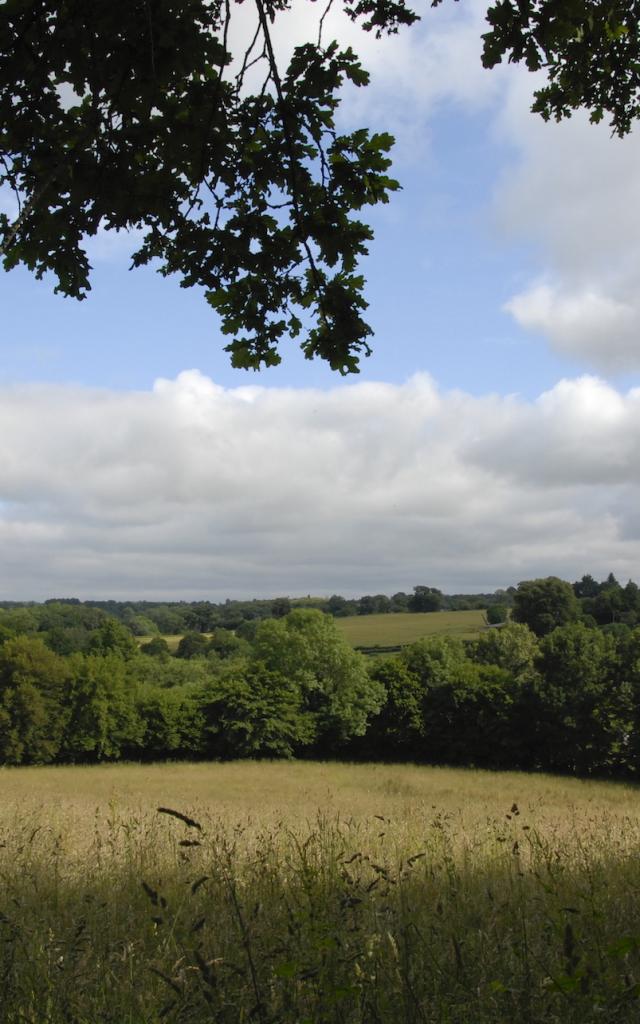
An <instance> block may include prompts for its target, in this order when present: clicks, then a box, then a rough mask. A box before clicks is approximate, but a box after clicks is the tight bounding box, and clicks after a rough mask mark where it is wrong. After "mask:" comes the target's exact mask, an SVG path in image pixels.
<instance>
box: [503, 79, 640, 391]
mask: <svg viewBox="0 0 640 1024" xmlns="http://www.w3.org/2000/svg"><path fill="white" fill-rule="evenodd" d="M531 88H532V85H531V76H529V75H527V74H526V73H523V74H519V75H516V76H513V77H512V78H510V79H509V84H508V90H507V93H506V96H505V101H504V104H503V107H502V110H501V111H500V113H499V115H498V118H497V122H496V124H497V133H498V136H499V137H500V139H501V140H502V141H507V142H508V143H510V144H511V146H513V147H514V152H515V154H516V155H515V159H514V161H513V162H512V164H511V166H510V167H509V168H508V169H507V171H506V172H505V174H504V176H503V177H502V179H501V181H500V182H499V183H498V187H497V190H496V197H495V205H496V210H497V215H498V218H499V221H500V223H501V225H502V227H503V229H504V230H505V231H506V232H507V233H508V234H510V235H512V236H515V237H517V238H518V239H519V240H521V241H525V242H526V243H528V244H529V245H533V246H534V247H535V258H536V260H537V261H538V262H539V264H540V265H541V269H542V271H543V275H544V279H543V281H542V283H541V282H540V280H534V281H532V282H529V283H528V284H527V285H526V287H524V288H523V289H522V290H521V291H520V292H519V293H518V294H516V295H514V296H513V297H512V299H511V300H510V301H509V302H508V303H507V305H506V309H507V310H508V311H509V312H510V313H511V314H512V315H513V316H514V317H515V319H516V321H517V322H518V323H520V324H521V325H522V326H524V327H526V328H528V329H532V330H535V331H540V332H542V333H543V334H544V335H545V336H546V337H547V339H548V340H549V342H550V343H551V345H552V346H553V347H555V348H556V349H557V350H558V351H560V352H561V353H562V354H563V355H565V356H566V355H568V356H570V357H572V358H574V359H575V360H576V361H578V362H581V363H583V364H585V363H586V364H587V365H590V366H592V367H595V368H597V369H599V370H601V371H604V372H606V373H616V372H621V371H628V370H637V369H638V368H640V179H639V177H638V174H637V168H638V160H639V159H640V133H637V132H636V133H634V134H632V135H631V136H628V137H627V138H625V139H622V140H621V139H618V138H612V137H611V132H610V129H609V127H608V126H607V125H605V124H601V125H592V124H590V123H589V119H588V116H587V114H586V113H584V112H580V113H577V114H575V115H574V116H573V117H572V118H571V119H570V120H569V121H563V122H561V123H560V124H556V123H554V122H550V123H545V122H544V121H542V119H541V118H540V117H538V116H536V115H532V114H531V113H530V112H529V109H528V108H529V105H530V99H531Z"/></svg>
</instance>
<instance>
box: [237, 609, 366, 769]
mask: <svg viewBox="0 0 640 1024" xmlns="http://www.w3.org/2000/svg"><path fill="white" fill-rule="evenodd" d="M254 657H255V659H256V660H257V661H259V662H262V663H263V664H264V665H265V666H266V668H267V669H268V670H269V671H271V672H275V673H278V674H280V675H282V676H284V677H285V678H287V679H289V680H292V681H295V683H296V685H297V686H298V687H299V690H300V693H301V700H302V704H301V707H302V710H303V712H304V713H305V714H306V715H307V716H308V717H309V719H310V720H311V721H312V722H313V729H312V734H313V736H314V739H315V743H316V748H317V750H318V752H320V751H321V752H322V753H328V752H333V751H335V750H338V749H340V747H341V746H343V745H344V744H345V743H346V742H347V741H348V740H349V739H350V738H351V737H354V736H363V735H364V734H365V732H366V729H367V724H368V721H369V719H370V718H371V716H372V715H374V714H375V713H376V712H377V711H378V710H379V709H380V706H381V704H382V701H383V698H384V692H383V690H382V687H381V685H380V683H379V682H378V681H377V680H375V679H372V678H371V677H370V675H369V673H368V672H367V667H366V662H365V660H364V658H363V657H362V655H360V654H358V653H357V652H356V651H354V650H353V649H352V648H351V647H350V646H349V645H348V643H347V642H346V640H344V638H343V637H342V634H341V633H340V632H339V631H338V629H337V627H336V625H335V623H334V621H333V619H332V618H331V616H329V615H323V614H322V612H319V611H316V610H315V609H299V610H297V611H293V612H291V614H290V615H288V616H287V617H286V618H285V619H280V620H276V619H271V620H267V621H266V622H263V623H261V624H260V626H259V627H258V630H257V632H256V637H255V641H254Z"/></svg>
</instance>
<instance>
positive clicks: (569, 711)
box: [0, 576, 640, 777]
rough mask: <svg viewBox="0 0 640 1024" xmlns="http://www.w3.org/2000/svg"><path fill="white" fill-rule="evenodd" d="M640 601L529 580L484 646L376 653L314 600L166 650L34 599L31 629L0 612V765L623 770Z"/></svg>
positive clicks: (639, 720) (637, 725)
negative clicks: (356, 642) (318, 764)
mask: <svg viewBox="0 0 640 1024" xmlns="http://www.w3.org/2000/svg"><path fill="white" fill-rule="evenodd" d="M639 597H640V595H639V592H638V588H637V587H636V586H635V584H627V585H626V586H624V587H622V586H621V585H620V584H618V583H617V581H615V579H614V578H612V577H609V578H607V580H605V581H603V582H602V583H596V582H595V581H594V580H593V579H592V578H591V577H586V576H585V577H583V579H582V580H581V581H580V582H579V583H576V584H574V585H571V584H568V583H566V582H564V581H562V580H559V579H557V578H555V577H549V578H547V579H541V580H529V581H524V582H522V583H520V584H519V586H518V587H517V588H515V589H514V593H513V601H512V610H511V616H510V619H509V621H507V622H504V623H502V624H501V625H500V626H498V627H495V628H490V627H489V628H487V629H486V630H485V631H484V632H483V633H481V634H480V635H479V636H478V638H477V639H475V640H472V641H462V640H459V639H457V638H453V637H448V636H435V637H431V638H429V639H425V640H422V641H419V642H418V643H414V644H410V645H408V646H406V647H405V648H403V649H402V650H401V651H400V652H399V653H398V654H397V655H394V656H392V657H376V658H368V659H367V658H365V657H363V656H362V655H361V654H359V653H358V652H356V651H354V650H353V649H352V648H351V647H350V646H349V645H348V643H347V642H346V641H345V640H344V638H343V636H342V634H341V633H340V631H339V629H338V626H337V624H336V622H335V620H334V618H333V617H332V616H331V615H328V614H326V613H323V612H322V611H320V610H319V609H313V608H297V609H293V610H292V611H290V612H288V613H287V614H285V615H282V616H281V617H280V618H266V619H263V620H261V621H259V622H257V623H253V626H252V629H251V630H249V631H245V635H243V630H241V629H239V630H237V631H230V630H225V629H223V628H219V629H217V630H215V631H214V632H213V635H211V636H207V635H204V634H203V633H200V632H197V631H192V632H188V633H187V634H185V635H184V636H183V637H182V639H181V641H180V644H179V645H178V648H177V650H176V651H175V653H174V654H172V653H170V651H169V649H168V646H167V644H166V642H165V641H164V640H163V638H161V637H159V636H157V637H155V638H154V639H152V640H150V641H149V642H147V643H146V644H143V645H142V646H140V645H139V643H138V642H137V641H136V640H135V639H134V637H133V635H132V633H131V630H130V629H129V628H128V627H127V626H125V625H124V623H122V622H120V621H118V620H117V619H115V618H113V617H111V616H108V615H107V614H106V613H105V612H104V611H102V610H100V609H93V610H92V609H91V608H88V607H87V606H83V605H79V604H77V605H64V604H62V605H60V604H56V605H55V606H54V605H42V606H38V607H39V609H40V611H41V612H42V616H43V617H42V618H41V620H40V625H41V626H47V627H48V628H46V629H40V630H31V631H29V630H26V629H23V628H21V627H24V626H26V625H28V622H27V620H26V619H24V618H23V619H22V620H21V619H20V615H21V614H22V613H23V612H24V611H25V609H20V608H13V609H5V610H3V611H1V612H0V762H1V763H3V764H10V765H18V764H39V763H78V762H95V761H104V760H118V759H135V760H151V759H162V758H190V759H198V758H206V759H211V758H237V757H293V756H295V757H316V758H333V757H341V758H351V759H357V758H362V759H365V758H366V759H374V760H394V761H397V760H410V761H415V762H422V763H447V764H459V765H476V766H481V767H486V768H518V769H523V770H548V771H559V772H571V773H576V774H583V775H589V774H598V775H607V776H613V777H633V776H634V775H635V773H636V772H637V771H638V769H639V768H640V626H639V625H637V618H634V616H637V613H638V608H639V606H640V600H639ZM47 609H48V610H49V612H50V613H51V611H52V610H53V612H55V616H60V615H64V614H69V616H70V621H72V622H75V625H67V626H63V625H61V624H60V621H59V619H58V618H56V617H54V619H51V618H47V617H46V614H45V613H46V610H47ZM70 610H73V611H74V615H75V618H71V614H70ZM26 611H28V612H30V613H31V614H33V609H32V608H31V609H26ZM78 616H80V617H82V619H83V623H84V624H83V626H82V627H80V626H79V625H78V624H77V621H78V618H77V617H78ZM65 630H66V631H67V632H66V633H65V632H64V631H65ZM74 630H75V631H76V633H74ZM77 631H80V632H77ZM249 634H250V635H249ZM74 636H75V638H76V640H77V641H78V643H77V647H76V649H74V650H69V649H68V648H69V647H70V646H71V645H72V640H73V637H74ZM87 638H88V639H87ZM61 639H63V640H64V641H65V643H64V644H62V643H61ZM65 645H66V647H65ZM62 648H65V649H62Z"/></svg>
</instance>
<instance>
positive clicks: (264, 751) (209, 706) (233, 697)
mask: <svg viewBox="0 0 640 1024" xmlns="http://www.w3.org/2000/svg"><path fill="white" fill-rule="evenodd" d="M200 700H201V704H200V707H201V711H202V714H203V715H204V718H205V721H206V735H207V739H206V741H205V743H206V746H205V751H206V754H207V756H209V757H292V756H293V754H294V753H300V752H301V751H302V750H303V749H304V748H305V747H306V746H308V745H309V743H310V742H311V741H312V740H313V738H314V735H315V729H314V722H313V720H312V718H311V717H310V716H309V715H308V714H305V712H304V709H303V698H302V691H301V689H300V686H299V685H298V682H297V680H295V679H291V678H289V677H288V676H286V675H284V674H282V673H279V672H275V671H272V670H270V669H268V668H267V667H266V666H265V665H263V664H261V663H260V662H257V663H252V664H251V665H249V666H248V667H247V668H246V671H245V672H244V673H238V674H237V675H230V676H229V677H227V678H225V679H223V680H221V681H220V682H219V683H216V684H214V685H213V686H211V687H209V688H208V690H207V691H205V693H203V694H202V695H201V698H200Z"/></svg>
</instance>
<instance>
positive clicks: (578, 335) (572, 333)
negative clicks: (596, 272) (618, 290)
mask: <svg viewBox="0 0 640 1024" xmlns="http://www.w3.org/2000/svg"><path fill="white" fill-rule="evenodd" d="M505 309H506V310H507V312H509V313H511V314H512V315H513V317H514V318H515V320H516V321H517V322H518V323H519V324H520V325H521V326H522V327H525V328H526V329H528V330H533V331H540V332H541V333H543V334H546V335H547V336H549V337H550V338H551V339H552V340H553V342H554V345H555V347H556V348H557V349H558V350H560V351H562V352H563V353H564V354H565V355H568V356H571V357H573V358H576V359H585V358H586V359H587V360H589V361H590V362H591V364H592V365H596V366H597V365H600V366H606V367H607V368H608V369H609V370H611V371H614V372H615V371H616V370H620V371H622V372H624V371H625V370H627V369H628V368H629V367H630V366H634V365H635V364H639V365H640V305H639V304H638V303H635V304H632V302H630V301H625V302H621V301H619V300H617V299H614V298H611V297H610V296H608V295H604V294H603V293H602V292H600V291H598V290H597V288H590V287H588V286H582V287H578V288H577V289H575V290H574V291H569V290H565V291H564V292H563V291H562V290H561V289H560V288H558V287H553V286H551V285H549V284H533V285H532V286H530V287H529V288H528V289H527V290H525V291H524V292H520V293H519V294H517V295H514V296H513V298H512V299H510V300H509V302H507V303H506V304H505Z"/></svg>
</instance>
